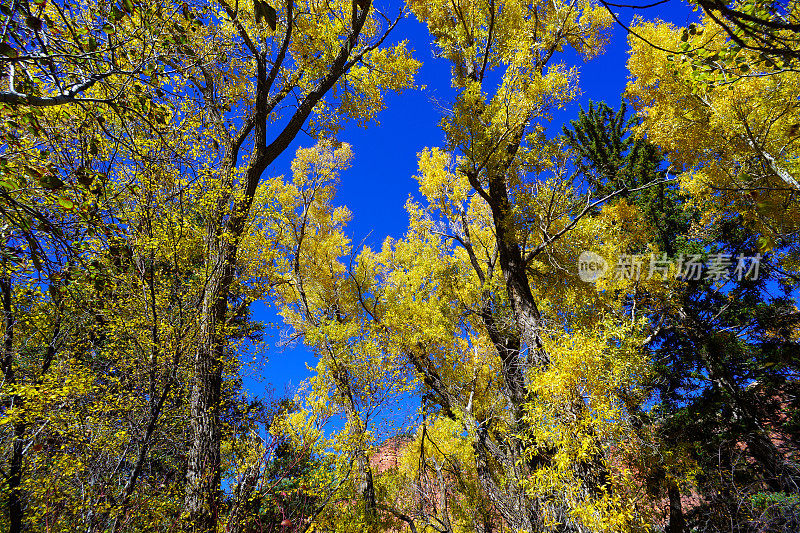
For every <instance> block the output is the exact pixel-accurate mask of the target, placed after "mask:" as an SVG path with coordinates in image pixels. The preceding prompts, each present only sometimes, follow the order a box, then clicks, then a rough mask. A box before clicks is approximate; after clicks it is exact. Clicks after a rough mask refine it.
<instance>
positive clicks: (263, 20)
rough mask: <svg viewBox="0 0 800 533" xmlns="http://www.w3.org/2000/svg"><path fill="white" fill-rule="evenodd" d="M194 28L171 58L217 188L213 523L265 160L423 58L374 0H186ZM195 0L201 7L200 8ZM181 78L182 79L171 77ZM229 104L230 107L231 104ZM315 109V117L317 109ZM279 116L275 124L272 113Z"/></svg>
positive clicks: (208, 334) (210, 399)
mask: <svg viewBox="0 0 800 533" xmlns="http://www.w3.org/2000/svg"><path fill="white" fill-rule="evenodd" d="M187 10H188V17H187V20H188V19H192V18H197V19H200V20H203V19H204V18H210V19H211V21H213V22H214V24H205V25H203V26H202V27H198V28H197V29H195V30H194V32H195V33H194V38H193V40H192V41H191V42H190V43H187V45H186V46H188V47H189V49H190V50H187V52H186V54H185V56H184V57H182V58H180V59H179V60H176V61H175V62H174V64H173V68H174V70H175V71H176V72H179V73H180V75H179V76H178V77H179V79H180V81H179V82H178V83H179V84H180V90H179V91H177V92H179V93H181V95H182V96H184V97H187V104H189V102H191V105H190V106H189V108H188V112H187V113H186V115H185V122H184V124H185V127H187V128H188V129H189V130H191V129H192V128H196V131H197V132H198V133H197V135H198V138H200V139H205V146H204V147H203V148H201V149H199V150H196V151H194V154H193V155H194V156H195V157H197V156H199V154H200V153H202V152H203V150H205V155H206V156H207V158H208V161H209V163H210V164H209V165H208V166H207V167H206V171H207V172H210V173H212V174H213V176H214V181H213V188H214V190H215V191H217V197H216V198H215V199H214V200H213V202H212V204H211V205H212V206H213V207H214V209H213V210H212V212H211V214H210V215H209V216H208V218H207V219H206V224H207V235H206V246H207V251H206V263H205V276H206V282H205V290H204V294H203V298H202V301H201V303H200V313H201V314H200V316H201V318H200V339H199V342H198V349H197V353H196V354H195V356H194V361H193V365H194V376H195V377H194V382H193V383H194V384H193V388H192V396H191V416H190V437H189V439H190V443H191V444H190V447H189V455H188V467H187V474H186V515H187V519H186V524H187V528H189V529H192V530H194V531H213V530H214V529H215V527H216V526H215V524H216V522H217V514H218V513H219V501H220V474H219V464H220V455H219V453H220V452H219V443H220V428H219V415H218V403H219V398H220V386H221V376H222V367H223V361H224V357H225V327H226V323H227V320H228V318H229V314H228V313H229V310H228V296H229V293H230V290H231V286H232V285H233V283H234V281H235V272H236V264H237V253H238V248H239V244H240V239H241V237H242V235H243V233H244V232H245V230H246V227H247V221H248V217H249V210H250V207H251V205H252V203H253V199H254V197H255V193H256V190H257V188H258V184H259V183H260V180H261V176H262V174H263V173H264V171H265V170H266V168H267V167H268V166H269V165H270V164H272V163H273V162H274V161H275V160H276V159H277V158H278V157H279V156H280V155H281V154H282V153H283V152H284V150H286V148H287V147H289V145H290V143H291V142H292V141H293V139H294V138H295V136H296V135H297V134H298V133H300V131H301V129H302V128H304V127H306V126H307V125H308V127H309V128H310V129H309V132H310V133H311V134H312V135H321V134H324V133H328V134H330V133H332V132H334V131H335V130H336V128H337V124H339V123H340V121H341V120H343V119H347V118H351V119H354V120H356V121H359V122H362V123H363V122H366V121H368V120H369V119H371V118H372V117H373V116H374V115H375V113H376V112H377V111H378V110H379V109H380V107H381V106H382V94H383V92H384V91H386V90H393V89H402V88H405V87H409V86H411V84H412V83H413V73H414V72H415V70H416V68H417V63H416V62H414V61H413V60H412V59H411V58H410V56H409V53H408V51H407V50H406V48H405V46H404V44H402V43H401V44H399V45H396V46H394V47H391V48H381V45H382V44H383V42H384V40H385V39H386V37H387V36H388V33H389V31H390V30H391V29H392V28H393V27H394V26H395V24H396V23H397V22H398V20H399V15H398V18H395V19H393V20H391V19H388V18H386V16H385V15H383V13H381V12H380V11H379V10H378V9H377V8H376V7H374V6H373V5H372V3H371V2H369V1H367V2H361V3H358V2H355V3H353V2H330V3H328V2H326V3H317V2H294V1H293V0H290V1H289V2H287V3H286V4H285V5H277V6H271V5H268V4H266V3H263V2H257V3H255V4H254V5H253V6H249V5H248V6H243V5H241V4H230V3H228V2H226V1H222V2H219V3H217V4H214V5H211V6H205V5H190V6H188V8H187ZM195 12H196V14H195ZM173 89H174V88H173ZM229 110H230V111H229ZM312 116H313V120H311V122H310V123H309V119H311V118H312ZM272 124H276V125H278V127H276V128H275V129H274V131H270V125H272Z"/></svg>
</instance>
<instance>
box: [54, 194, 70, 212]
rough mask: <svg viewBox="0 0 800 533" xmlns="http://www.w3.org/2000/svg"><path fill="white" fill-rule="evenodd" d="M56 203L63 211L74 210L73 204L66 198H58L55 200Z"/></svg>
mask: <svg viewBox="0 0 800 533" xmlns="http://www.w3.org/2000/svg"><path fill="white" fill-rule="evenodd" d="M56 203H57V204H58V205H60V206H61V207H63V208H64V209H68V210H72V209H75V202H73V201H72V200H70V199H69V198H67V197H66V196H59V197H57V198H56Z"/></svg>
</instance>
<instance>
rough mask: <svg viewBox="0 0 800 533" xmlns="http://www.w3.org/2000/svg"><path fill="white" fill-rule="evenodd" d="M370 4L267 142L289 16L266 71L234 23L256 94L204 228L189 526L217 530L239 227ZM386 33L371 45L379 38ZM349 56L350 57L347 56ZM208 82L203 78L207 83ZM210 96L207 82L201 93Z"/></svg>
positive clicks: (348, 63)
mask: <svg viewBox="0 0 800 533" xmlns="http://www.w3.org/2000/svg"><path fill="white" fill-rule="evenodd" d="M221 3H222V5H223V7H224V8H225V9H226V11H227V12H228V14H229V16H231V18H232V19H234V20H235V15H236V13H235V11H234V10H233V8H231V7H230V6H228V5H227V4H226V3H225V2H224V0H223V1H222V2H221ZM292 5H293V4H292V1H291V0H289V1H288V3H287V20H289V21H291V20H292ZM370 9H371V2H369V1H368V2H366V4H365V5H364V8H363V9H362V10H361V11H360V12H359V14H358V16H357V17H354V20H353V27H352V29H351V31H350V35H349V38H348V39H347V41H346V43H345V45H344V46H342V48H341V49H340V51H339V53H338V54H337V56H336V58H335V59H334V61H333V62H332V64H331V66H330V69H329V71H328V73H327V74H326V75H325V76H324V77H323V78H322V79H321V80H320V81H319V83H318V85H317V87H316V88H315V89H313V90H312V91H310V92H309V93H308V94H307V95H306V96H305V97H304V99H303V100H302V101H301V102H300V104H299V105H298V107H297V109H296V111H295V112H294V114H293V115H292V117H291V118H290V119H289V120H288V122H287V123H286V125H285V126H284V128H283V129H282V130H281V131H280V133H279V134H278V135H277V136H276V137H275V138H274V140H273V141H272V142H270V143H269V144H267V119H268V116H269V112H270V111H271V109H273V108H274V106H275V105H276V103H277V101H279V99H281V98H283V97H285V96H286V94H288V92H287V91H279V92H278V93H277V94H276V95H275V96H274V97H271V96H270V94H269V92H270V90H271V88H272V85H273V82H274V81H275V79H276V77H277V74H278V71H279V70H280V68H281V66H282V62H283V57H284V56H285V53H286V50H287V48H288V45H289V42H290V40H291V31H292V24H291V23H290V24H287V30H286V35H285V38H284V41H283V44H282V46H281V49H280V51H279V53H278V56H277V58H276V60H275V62H274V63H272V68H271V69H270V70H269V72H267V62H266V60H265V58H264V56H263V54H262V53H261V51H260V50H259V49H258V47H256V45H255V44H254V42H253V41H252V40H251V39H250V36H249V35H248V34H247V33H246V30H245V29H244V28H243V27H241V26H239V27H238V31H239V33H240V36H241V37H242V40H243V41H244V43H245V45H246V46H247V47H248V48H249V49H250V51H251V52H252V54H253V56H254V57H253V59H254V61H255V63H256V80H255V82H256V98H255V100H256V101H255V106H254V108H253V112H252V115H251V116H250V117H248V118H247V119H246V120H245V121H244V123H243V125H242V127H241V129H240V130H239V132H238V134H237V135H235V136H233V137H232V138H230V139H229V143H228V147H227V152H226V156H225V159H224V163H223V169H222V175H223V179H224V180H226V182H225V185H226V187H224V189H225V190H226V193H224V194H223V195H222V197H221V198H220V199H219V201H218V204H217V205H218V214H217V216H216V217H215V219H214V220H212V221H211V223H210V225H209V228H208V236H207V240H208V246H209V252H210V253H209V254H208V257H207V259H206V261H207V262H206V264H207V268H208V283H207V287H206V291H205V294H204V297H203V301H202V305H201V318H200V329H201V330H200V341H199V344H198V349H197V352H196V353H195V357H194V361H193V371H194V379H193V384H192V393H191V399H190V402H191V414H190V417H191V418H190V424H189V452H188V464H187V471H186V497H185V512H186V517H187V520H186V526H185V529H186V530H187V531H191V532H196V533H215V532H216V529H217V520H218V515H219V511H220V495H221V491H220V437H221V432H220V420H219V400H220V389H221V384H222V361H223V357H224V356H225V347H226V337H225V334H224V332H223V331H222V328H223V326H224V325H225V323H226V320H227V319H228V317H227V312H228V298H229V296H230V289H231V286H232V284H233V280H234V270H235V265H236V260H237V253H238V246H239V239H240V238H241V236H242V233H243V231H244V229H245V226H246V222H247V218H248V216H249V212H250V207H251V205H252V202H253V199H254V197H255V192H256V189H257V187H258V184H259V182H260V180H261V175H262V173H263V172H264V170H265V169H266V168H267V167H268V166H269V165H270V164H271V163H272V162H273V161H275V159H277V158H278V156H280V155H281V154H282V153H283V151H284V150H286V148H288V147H289V145H290V144H291V142H292V141H293V140H294V138H295V137H296V135H297V133H298V132H299V131H300V129H301V128H302V126H303V125H304V124H305V123H306V121H307V119H308V117H309V115H310V114H311V112H312V110H313V109H314V106H316V104H317V103H318V102H319V101H320V99H322V97H323V96H324V95H325V94H326V93H327V92H328V91H329V90H330V89H331V88H332V87H333V86H334V85H335V84H336V83H337V82H338V81H339V79H340V78H341V77H342V75H343V74H344V73H345V72H347V71H348V70H349V69H350V68H351V67H352V66H353V65H354V64H355V63H356V62H357V61H358V60H360V59H361V58H362V57H363V54H364V53H365V52H366V48H365V49H364V50H362V52H361V53H358V54H353V53H352V52H353V50H354V49H355V47H356V44H357V42H358V39H359V36H360V34H361V30H362V28H363V26H364V23H365V21H366V19H367V16H368V13H369V11H370ZM385 37H386V34H384V35H383V37H381V38H380V39H379V40H378V41H377V43H376V44H375V45H374V46H377V45H379V44H380V43H381V42H382V41H383V38H385ZM351 56H352V57H351ZM206 87H208V85H206ZM205 97H206V98H208V99H213V90H210V91H208V92H207V95H205ZM251 133H252V136H253V139H252V142H253V150H252V153H251V157H250V161H249V163H248V167H247V169H246V171H245V175H244V180H243V184H242V186H243V189H244V190H243V192H244V194H243V195H242V196H241V197H240V198H239V199H238V200H237V201H234V202H233V205H231V199H232V198H233V194H232V187H233V178H232V176H233V174H234V172H233V170H234V168H235V166H236V164H237V161H238V155H239V149H240V148H241V146H242V143H243V141H244V140H245V138H247V137H248V136H249V135H250V134H251Z"/></svg>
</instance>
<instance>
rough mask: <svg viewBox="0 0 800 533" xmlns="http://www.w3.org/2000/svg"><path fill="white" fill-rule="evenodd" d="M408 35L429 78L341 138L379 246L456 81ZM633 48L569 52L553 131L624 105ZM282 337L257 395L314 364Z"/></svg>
mask: <svg viewBox="0 0 800 533" xmlns="http://www.w3.org/2000/svg"><path fill="white" fill-rule="evenodd" d="M616 11H617V12H618V13H619V14H620V18H621V20H622V21H623V22H624V23H626V24H628V23H630V22H631V20H632V18H633V15H634V14H635V12H634V11H633V10H630V9H617V10H616ZM387 12H391V10H389V11H387ZM638 13H640V14H641V15H643V16H645V18H647V19H654V18H661V19H662V20H669V21H671V22H673V23H675V24H678V25H681V26H685V25H688V24H689V23H690V22H693V21H695V20H696V19H697V14H696V13H693V12H692V11H691V10H690V9H688V8H687V7H686V5H685V4H682V3H680V2H678V1H677V0H671V1H670V2H669V3H667V4H664V5H662V6H659V7H658V8H651V9H647V10H644V11H641V10H640V11H638ZM406 39H407V40H408V41H409V42H410V44H411V46H410V48H411V49H413V50H415V57H416V58H417V59H419V60H421V61H422V69H421V71H420V73H419V76H418V84H419V85H424V86H426V89H425V90H417V91H407V92H405V93H404V94H401V95H397V94H391V95H389V96H388V98H387V101H386V104H387V108H386V109H385V110H384V111H383V112H382V113H381V114H380V115H379V116H378V120H379V121H380V124H379V125H376V124H371V125H370V126H369V127H368V128H367V129H361V128H358V127H357V126H355V125H353V124H350V125H348V126H347V127H346V128H345V129H344V130H343V131H342V133H341V135H340V139H339V140H341V141H346V142H348V143H350V144H351V145H352V147H353V151H354V153H355V158H354V161H353V165H352V167H351V168H350V169H349V170H348V171H347V172H345V173H344V174H343V175H342V176H341V183H340V186H339V193H338V203H339V204H341V205H346V206H347V207H348V208H349V209H350V211H351V212H352V213H353V220H352V222H351V223H350V225H349V226H348V227H349V235H350V238H351V240H352V241H353V242H354V243H356V244H357V243H359V242H361V241H362V240H364V239H366V240H365V243H366V244H367V245H369V246H371V247H372V248H379V247H380V245H381V243H382V242H383V240H384V239H385V238H386V237H387V236H391V237H394V238H400V237H402V236H403V234H404V233H405V231H406V228H407V224H408V218H407V216H406V213H405V210H404V208H403V206H404V204H405V201H406V199H407V198H408V196H409V195H413V196H417V195H418V193H417V187H416V185H417V182H416V181H415V180H414V178H413V176H414V174H415V173H416V171H417V153H419V152H420V151H422V150H423V149H424V148H426V147H433V146H442V145H443V139H444V137H443V134H442V132H441V130H440V129H439V127H438V122H439V119H440V116H441V114H440V111H439V110H438V109H437V107H436V104H435V103H434V100H433V99H434V98H435V99H437V100H438V101H440V102H442V103H447V102H448V101H451V100H452V95H453V94H454V93H453V92H452V91H453V90H452V89H451V88H450V65H449V63H448V61H447V60H446V59H435V58H433V56H432V54H431V45H430V42H429V36H428V34H427V30H426V28H425V26H424V25H422V24H420V23H419V22H418V21H417V20H416V19H415V18H413V17H409V18H406V19H403V20H402V21H401V22H400V23H399V24H398V26H397V28H396V29H395V31H394V35H393V40H394V41H395V42H396V41H400V40H406ZM627 50H628V45H627V35H626V32H625V30H624V29H622V28H621V27H619V26H615V27H614V30H613V36H612V39H611V43H610V44H609V46H608V47H607V49H606V53H605V54H604V55H602V56H600V57H598V58H596V59H594V60H592V61H589V62H584V61H582V60H581V59H580V58H577V57H575V56H570V57H572V61H573V62H574V64H575V65H577V66H578V67H579V68H580V72H581V77H580V88H581V91H582V94H581V96H580V98H578V99H577V100H576V101H575V102H573V103H572V104H571V105H569V106H568V107H566V108H565V109H563V110H562V111H561V112H560V113H558V114H556V115H555V116H554V121H553V124H552V127H551V128H550V131H551V132H553V133H554V134H555V133H559V132H560V131H561V125H562V124H564V123H566V122H567V121H569V120H571V119H574V118H576V116H577V114H578V109H579V106H580V105H584V106H586V105H587V104H588V102H589V101H590V100H594V101H605V102H606V103H608V104H609V105H610V106H612V107H614V108H617V107H618V105H619V102H620V97H621V94H622V91H623V90H624V88H625V85H626V83H627V76H628V71H627V68H626V65H625V63H626V60H627ZM311 143H312V141H311V140H310V139H308V138H298V139H297V140H296V142H295V146H293V147H292V148H290V149H289V150H287V151H286V153H285V154H284V155H283V156H282V157H281V158H280V159H279V160H278V161H277V162H276V165H275V166H274V167H273V168H270V169H268V171H267V172H268V173H269V174H271V175H276V174H282V173H287V174H288V163H289V161H290V160H291V157H292V155H293V154H294V151H295V149H296V147H297V146H308V145H310V144H311ZM253 309H254V316H255V318H256V319H258V320H263V321H266V322H275V321H276V320H279V319H276V317H275V315H274V313H273V312H271V311H270V310H269V309H267V307H266V306H265V305H264V304H263V303H260V302H259V303H256V304H254V306H253ZM278 338H279V335H278V331H277V330H274V329H272V330H268V331H267V334H266V335H265V342H266V343H267V346H265V350H266V353H267V357H268V362H267V363H266V364H265V365H264V366H263V367H261V368H258V369H254V370H257V372H258V374H259V375H258V376H254V375H252V374H253V373H252V372H251V373H250V374H249V375H248V374H247V373H246V375H245V380H244V383H245V387H246V388H247V389H248V391H249V393H250V394H251V395H254V396H255V395H262V394H264V391H265V390H267V389H268V388H270V387H271V388H273V389H274V390H275V392H276V393H277V394H281V393H282V392H284V391H285V390H286V389H287V387H288V388H289V389H294V388H296V387H297V385H298V384H299V383H300V382H301V381H302V380H303V379H305V378H306V377H308V375H309V373H308V371H307V370H306V366H305V363H306V362H308V363H309V364H310V365H311V366H313V365H314V357H313V355H312V354H310V353H309V352H308V351H307V350H305V349H304V348H303V346H297V347H295V348H294V349H285V350H281V349H279V348H277V347H275V344H276V341H277V340H278Z"/></svg>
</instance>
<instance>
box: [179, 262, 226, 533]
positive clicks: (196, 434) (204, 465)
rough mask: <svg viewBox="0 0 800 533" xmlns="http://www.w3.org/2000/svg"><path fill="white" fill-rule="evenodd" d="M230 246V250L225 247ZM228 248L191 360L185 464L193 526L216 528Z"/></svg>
mask: <svg viewBox="0 0 800 533" xmlns="http://www.w3.org/2000/svg"><path fill="white" fill-rule="evenodd" d="M226 252H227V253H226ZM233 261H235V255H234V256H233V257H231V255H230V252H229V251H228V248H227V247H225V248H223V249H222V250H218V251H217V252H216V253H214V254H212V256H211V264H212V265H219V267H217V268H215V269H213V270H212V271H211V276H210V278H211V279H210V280H209V282H208V286H207V288H206V294H205V297H204V298H203V302H202V307H201V310H200V312H201V315H200V317H201V318H200V320H201V322H200V343H199V345H198V347H197V351H196V352H195V357H194V361H193V374H194V378H193V381H192V392H191V399H190V401H191V415H190V416H191V418H190V424H189V432H190V435H191V441H190V447H189V454H188V464H187V470H186V500H185V505H186V513H187V519H188V523H187V526H188V529H189V531H196V532H198V533H201V532H202V533H208V532H215V531H216V524H217V519H218V517H219V513H220V505H221V501H220V496H221V490H220V442H221V430H220V420H219V408H220V405H219V404H220V394H221V390H222V358H223V355H224V346H225V343H224V341H225V338H224V332H223V331H222V328H223V326H224V324H225V320H226V315H227V311H228V292H229V289H230V285H231V281H232V278H233Z"/></svg>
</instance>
